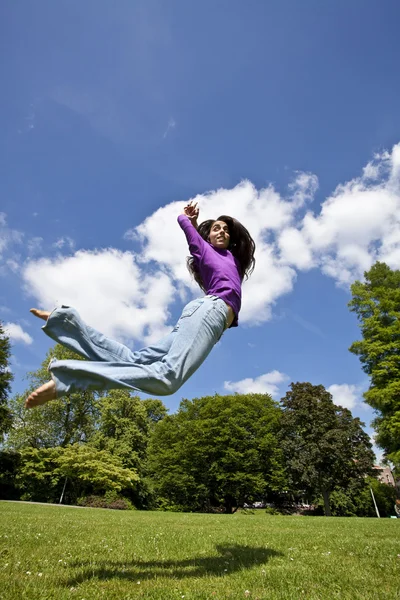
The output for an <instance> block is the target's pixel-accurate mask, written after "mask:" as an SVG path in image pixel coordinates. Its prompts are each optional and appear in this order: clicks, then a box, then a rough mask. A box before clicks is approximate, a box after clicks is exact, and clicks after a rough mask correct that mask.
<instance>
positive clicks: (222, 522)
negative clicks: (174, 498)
mask: <svg viewBox="0 0 400 600" xmlns="http://www.w3.org/2000/svg"><path fill="white" fill-rule="evenodd" d="M0 543H1V544H0V598H1V600H10V599H12V600H20V599H23V598H30V599H32V600H49V599H56V600H64V599H66V598H68V599H76V600H83V599H85V600H94V599H98V598H104V599H105V600H113V599H115V600H117V599H118V600H129V599H136V598H151V599H154V600H170V599H174V600H175V599H177V600H178V599H181V598H185V600H194V599H210V600H225V599H228V598H249V599H250V600H255V599H256V598H258V599H259V600H261V599H264V598H266V599H268V600H269V599H276V598H279V599H282V600H290V599H292V598H293V599H296V600H297V599H302V598H304V599H315V600H316V599H319V600H322V599H327V600H331V599H333V598H340V599H346V598H351V599H353V598H360V599H363V600H365V599H366V598H373V599H379V598H387V599H390V600H393V599H394V598H400V556H399V555H400V520H399V519H397V520H395V519H356V518H347V519H346V518H331V519H326V518H324V517H280V516H279V517H275V516H269V515H266V514H265V512H264V511H260V512H257V513H256V514H254V515H253V514H243V513H239V514H235V515H203V514H177V513H162V512H139V511H112V510H106V509H77V508H73V507H57V506H42V505H35V504H19V503H9V502H0Z"/></svg>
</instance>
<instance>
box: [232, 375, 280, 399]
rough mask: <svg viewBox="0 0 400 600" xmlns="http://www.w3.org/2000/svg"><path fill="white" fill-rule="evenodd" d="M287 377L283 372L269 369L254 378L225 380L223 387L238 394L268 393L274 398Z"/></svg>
mask: <svg viewBox="0 0 400 600" xmlns="http://www.w3.org/2000/svg"><path fill="white" fill-rule="evenodd" d="M288 379H289V378H288V376H287V375H285V374H284V373H280V372H279V371H271V372H270V373H265V374H264V375H260V376H259V377H256V378H255V379H251V378H250V377H248V378H247V379H242V380H241V381H225V382H224V388H225V389H226V390H227V391H228V392H237V393H238V394H270V395H271V396H272V397H274V398H275V397H276V396H277V395H278V394H279V385H280V384H281V383H284V382H285V381H288Z"/></svg>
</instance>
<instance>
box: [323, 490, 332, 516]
mask: <svg viewBox="0 0 400 600" xmlns="http://www.w3.org/2000/svg"><path fill="white" fill-rule="evenodd" d="M330 495H331V494H330V491H329V490H326V489H323V490H322V497H323V499H324V511H325V516H326V517H331V516H332V515H331V507H330V505H329V496H330Z"/></svg>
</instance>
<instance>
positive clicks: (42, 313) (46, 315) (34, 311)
mask: <svg viewBox="0 0 400 600" xmlns="http://www.w3.org/2000/svg"><path fill="white" fill-rule="evenodd" d="M29 312H31V313H32V314H33V315H35V317H38V318H39V319H43V321H47V319H48V318H49V316H50V313H49V311H48V310H40V309H39V308H31V309H29Z"/></svg>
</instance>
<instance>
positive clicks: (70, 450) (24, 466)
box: [16, 444, 138, 502]
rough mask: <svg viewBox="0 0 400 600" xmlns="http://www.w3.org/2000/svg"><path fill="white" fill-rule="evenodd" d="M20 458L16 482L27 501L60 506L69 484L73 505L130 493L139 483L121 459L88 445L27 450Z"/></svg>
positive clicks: (22, 451)
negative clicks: (96, 496)
mask: <svg viewBox="0 0 400 600" xmlns="http://www.w3.org/2000/svg"><path fill="white" fill-rule="evenodd" d="M20 456H21V458H20V460H21V463H20V467H19V469H18V472H17V477H16V481H17V485H18V487H19V489H20V491H21V493H22V497H23V498H24V499H29V500H34V501H44V502H58V500H59V498H60V495H61V491H62V487H63V485H64V483H65V482H66V480H67V481H68V497H69V500H70V501H71V502H75V501H76V500H77V498H78V497H80V496H82V495H89V494H93V493H95V494H99V493H100V494H101V493H104V492H107V491H116V492H120V491H122V490H129V489H130V488H132V487H133V486H134V485H135V483H136V481H137V480H138V475H137V473H136V472H135V471H134V470H133V469H126V468H124V467H123V465H122V462H121V460H120V459H119V458H118V457H116V456H112V455H111V454H110V453H109V452H107V451H106V450H97V449H96V448H92V447H91V446H89V445H88V444H73V445H70V446H67V447H66V448H62V447H61V446H57V447H56V448H24V449H22V450H21V453H20Z"/></svg>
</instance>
